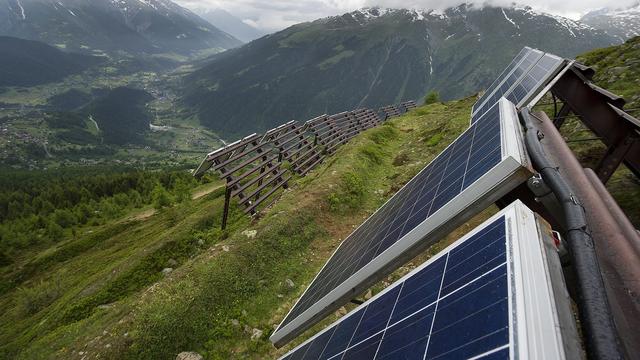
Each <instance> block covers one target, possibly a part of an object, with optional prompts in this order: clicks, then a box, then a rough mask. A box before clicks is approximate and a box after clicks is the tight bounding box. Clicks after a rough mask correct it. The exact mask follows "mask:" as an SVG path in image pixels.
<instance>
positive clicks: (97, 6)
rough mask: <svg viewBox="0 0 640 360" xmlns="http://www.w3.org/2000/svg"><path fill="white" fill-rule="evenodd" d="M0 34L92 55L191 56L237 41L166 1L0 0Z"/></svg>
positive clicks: (221, 47)
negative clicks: (159, 54) (147, 54)
mask: <svg viewBox="0 0 640 360" xmlns="http://www.w3.org/2000/svg"><path fill="white" fill-rule="evenodd" d="M0 35H6V36H15V37H19V38H24V39H30V40H37V41H42V42H45V43H48V44H50V45H54V46H57V47H59V48H64V49H67V50H72V51H79V52H84V53H87V52H88V53H94V54H100V53H104V52H106V53H117V52H122V51H124V52H127V53H177V54H183V55H190V54H192V53H197V52H200V51H209V50H211V49H218V51H220V50H225V49H229V48H232V47H235V46H238V45H239V44H240V41H238V40H237V39H235V38H234V37H233V36H231V35H229V34H227V33H225V32H223V31H221V30H219V29H218V28H216V27H215V26H213V25H211V24H209V23H207V22H206V21H204V20H203V19H201V18H200V17H198V16H197V15H195V14H194V13H192V12H191V11H189V10H187V9H185V8H183V7H181V6H179V5H177V4H176V3H174V2H172V1H170V0H91V1H87V0H5V1H4V2H1V1H0Z"/></svg>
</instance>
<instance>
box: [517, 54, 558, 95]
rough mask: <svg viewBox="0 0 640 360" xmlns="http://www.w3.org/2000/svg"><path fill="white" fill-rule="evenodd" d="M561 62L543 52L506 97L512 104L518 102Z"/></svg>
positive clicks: (547, 76) (546, 77)
mask: <svg viewBox="0 0 640 360" xmlns="http://www.w3.org/2000/svg"><path fill="white" fill-rule="evenodd" d="M562 63H563V60H562V59H561V58H559V57H556V56H553V55H550V54H545V55H544V56H543V57H542V58H541V59H540V60H538V62H536V64H535V65H534V66H533V67H532V68H531V69H530V70H529V71H528V72H527V74H526V75H525V76H524V77H523V78H522V79H521V80H520V82H519V83H518V85H517V86H516V87H515V88H513V90H512V91H511V93H510V94H509V95H508V96H506V98H507V99H509V100H511V102H513V103H514V104H518V103H520V101H522V100H524V98H525V97H526V96H527V94H529V93H530V92H531V90H534V89H535V88H536V87H537V86H539V84H541V83H542V82H543V81H545V80H546V79H548V78H549V77H550V76H551V75H552V74H553V73H554V72H555V70H556V69H557V68H558V67H559V66H560V65H561V64H562Z"/></svg>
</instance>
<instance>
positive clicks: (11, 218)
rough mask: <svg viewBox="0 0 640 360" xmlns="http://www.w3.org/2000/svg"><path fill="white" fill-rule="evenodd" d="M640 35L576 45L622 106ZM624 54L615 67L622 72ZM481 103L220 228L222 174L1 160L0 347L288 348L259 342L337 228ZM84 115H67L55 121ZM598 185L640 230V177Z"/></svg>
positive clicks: (365, 149)
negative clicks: (17, 166)
mask: <svg viewBox="0 0 640 360" xmlns="http://www.w3.org/2000/svg"><path fill="white" fill-rule="evenodd" d="M639 42H640V38H635V39H632V40H630V41H628V42H627V43H625V44H623V45H620V46H616V47H611V48H606V49H600V50H596V51H593V52H590V53H587V54H584V55H583V56H582V57H581V59H583V61H585V62H586V63H588V64H591V65H593V66H595V67H597V70H598V72H599V74H598V76H597V80H598V81H600V82H601V84H602V85H603V86H606V87H607V88H609V89H611V90H613V91H620V92H624V94H627V96H628V97H629V96H631V94H635V95H633V96H635V99H636V100H635V101H636V102H635V103H630V104H629V106H628V108H629V109H632V107H631V106H634V107H636V108H637V105H633V104H637V100H638V98H637V94H638V93H640V88H639V87H638V82H637V81H633V79H636V78H638V76H640V71H639V69H638V66H637V64H636V63H634V61H635V60H636V59H637V58H638V57H637V53H636V51H637V50H639V49H640V43H639ZM621 66H622V67H626V68H625V69H624V72H621V71H620V70H616V68H617V67H621ZM612 74H615V75H616V77H615V78H612V77H611V75H612ZM609 80H611V82H609ZM632 98H633V97H632ZM475 99H476V97H475V96H471V97H467V98H464V99H461V100H455V101H449V102H445V103H434V104H431V105H427V106H422V107H419V108H417V109H415V110H413V111H411V112H410V113H408V114H406V115H404V116H402V117H397V118H393V119H392V120H390V121H388V122H386V123H385V124H384V125H382V126H379V127H377V128H374V129H369V130H367V131H365V132H363V133H361V134H360V135H358V136H356V137H355V138H353V139H352V140H351V141H350V142H349V143H347V144H346V145H344V146H342V147H340V148H339V149H338V150H337V153H336V154H335V155H334V156H332V157H330V158H328V159H327V160H326V161H325V162H324V163H323V164H322V165H321V166H319V167H318V168H316V169H315V170H314V171H312V172H311V173H310V174H309V175H307V176H306V177H304V178H295V179H293V180H292V182H291V188H290V190H287V191H286V192H285V193H284V195H283V196H282V198H281V199H280V201H278V202H277V203H276V204H275V205H274V206H273V208H271V209H269V210H268V211H266V212H265V213H264V214H263V215H261V216H260V217H259V218H256V219H249V218H248V217H246V216H244V215H242V214H241V212H240V211H239V209H238V208H236V207H232V212H231V214H230V221H229V227H228V229H227V230H226V231H224V232H222V231H220V230H219V225H220V219H221V212H222V203H223V201H224V190H223V187H221V185H222V183H221V181H219V180H217V179H215V178H213V177H205V179H204V181H203V182H202V183H199V182H197V181H195V180H194V179H193V178H192V177H191V176H190V173H189V172H188V171H186V169H184V168H177V169H167V168H158V169H150V170H144V171H143V170H134V169H131V168H124V169H122V168H116V169H105V168H97V167H85V168H76V169H73V168H72V169H64V172H61V171H53V172H52V171H20V172H16V171H12V170H10V169H4V168H3V169H2V171H3V177H0V308H2V309H3V310H4V311H2V312H0V358H10V359H14V358H15V359H54V358H55V359H58V358H64V359H96V358H100V359H175V357H176V354H177V353H179V352H182V351H197V352H199V353H201V354H203V355H205V357H206V358H208V359H230V358H244V359H268V358H274V357H277V356H278V355H282V354H284V353H285V352H286V351H287V350H288V349H290V348H291V347H292V346H294V345H295V344H291V345H289V346H287V347H285V348H283V349H279V350H276V349H274V348H273V347H272V345H271V343H270V342H269V341H268V336H269V334H270V333H271V331H273V327H274V325H276V324H278V323H279V321H280V320H281V319H282V317H283V316H284V315H285V313H286V312H287V311H288V309H289V308H290V307H291V305H292V304H293V302H294V301H295V299H296V298H297V297H299V296H300V294H301V292H302V291H304V289H305V286H306V284H308V283H309V282H310V281H311V280H312V279H313V277H314V276H315V274H316V272H317V271H318V270H319V269H320V267H321V266H322V265H323V264H324V262H325V261H326V259H327V258H328V257H329V256H330V254H331V253H332V252H333V250H334V249H335V247H336V246H337V245H338V244H339V243H340V241H341V239H344V237H345V236H347V235H348V234H349V233H350V232H351V231H352V230H353V228H354V227H356V226H358V225H359V224H360V223H362V221H363V219H365V218H366V217H367V216H369V215H370V214H371V213H372V212H374V211H375V210H376V209H377V208H378V207H379V206H381V205H382V204H383V203H384V202H385V201H386V199H388V198H389V197H391V196H392V195H393V194H394V193H395V192H397V191H398V190H399V189H400V187H401V186H402V185H403V184H404V183H406V182H407V181H408V180H409V179H410V178H411V177H412V176H413V175H415V174H416V173H417V172H418V171H419V170H421V169H422V167H423V166H424V165H425V164H426V163H428V162H429V161H430V160H432V159H433V158H434V157H435V156H436V155H437V154H439V153H440V152H441V151H442V149H444V148H445V147H446V146H447V145H448V144H449V143H450V142H451V141H452V140H453V139H455V138H456V136H457V135H458V134H459V133H460V132H462V131H463V130H464V129H466V128H467V126H468V120H469V113H470V108H471V106H472V104H473V103H474V101H475ZM630 111H631V110H630ZM78 123H79V119H77V118H71V119H65V122H64V123H63V124H61V126H72V127H73V126H76V125H77V124H78ZM54 124H56V123H54ZM572 124H573V125H572ZM563 131H564V132H565V136H566V137H567V139H568V140H575V139H584V138H585V137H589V136H585V134H584V133H583V131H584V129H581V128H579V127H578V126H577V123H576V122H575V121H574V122H568V123H566V124H565V126H564V127H563ZM576 144H579V146H578V147H576V148H574V149H575V150H576V151H577V152H578V155H579V156H580V157H581V159H582V160H583V161H586V162H588V161H589V160H590V159H591V157H590V156H594V155H597V154H600V153H599V151H601V148H600V147H598V145H597V143H595V142H580V143H573V145H576ZM193 165H194V166H195V163H194V164H193ZM608 188H609V190H610V191H611V192H612V194H613V195H614V196H615V197H616V199H617V200H618V202H619V203H620V204H621V205H622V207H623V208H624V209H625V211H627V214H628V215H629V217H630V218H631V219H632V221H633V222H634V224H635V225H636V226H640V204H639V203H638V199H640V183H639V182H638V180H637V179H636V178H634V177H633V176H629V174H628V172H626V171H625V170H624V169H623V170H622V171H619V172H617V173H616V174H615V175H614V177H613V178H612V179H611V180H610V182H609V183H608ZM495 211H496V208H493V207H492V208H490V209H488V210H487V211H485V212H484V213H482V214H480V215H479V216H477V217H475V218H474V219H472V220H471V221H469V222H468V223H466V224H464V225H463V226H461V227H460V228H459V229H457V230H456V231H455V232H453V233H452V234H451V235H449V236H448V237H447V238H446V239H444V240H443V241H441V242H440V243H438V244H436V245H435V246H434V247H432V248H431V249H429V250H428V251H426V252H425V253H424V254H421V255H420V256H418V257H417V258H416V259H414V260H413V261H411V262H410V263H408V264H407V265H406V266H403V267H402V268H401V269H399V270H398V271H397V272H396V273H394V274H393V275H391V276H390V277H389V278H387V279H385V280H384V281H382V282H381V283H380V284H377V285H376V286H374V287H373V289H372V291H371V292H370V293H367V294H363V296H362V297H364V298H369V297H370V296H371V295H372V294H375V293H376V292H378V291H380V290H381V289H382V288H384V287H385V286H387V285H388V284H389V283H390V282H391V281H393V280H394V279H397V278H398V277H399V276H400V275H402V274H404V273H406V272H407V271H409V270H410V269H411V268H413V267H415V266H416V265H418V264H420V263H422V262H423V261H425V260H426V259H428V258H429V257H430V256H431V255H433V254H435V253H436V252H437V251H438V250H439V249H442V248H443V247H444V246H446V245H447V244H449V243H450V242H452V241H453V240H455V239H456V238H457V237H458V236H459V235H461V234H463V233H466V232H467V231H469V230H470V229H471V228H473V227H474V226H475V225H477V224H479V223H480V222H481V221H482V220H483V219H486V218H487V217H488V216H489V215H491V214H492V213H493V212H495ZM347 308H351V305H349V306H347ZM347 308H343V309H340V310H339V311H338V312H336V313H335V314H334V315H332V316H330V317H329V318H328V319H326V320H325V321H323V322H322V323H321V324H319V325H317V326H316V327H315V328H314V330H310V331H309V332H307V333H306V334H305V335H303V336H302V337H301V338H300V339H298V340H297V342H300V341H303V340H304V338H305V337H307V336H309V335H310V334H312V333H313V332H314V331H317V330H318V329H320V328H322V327H323V326H324V325H326V324H328V323H329V322H332V321H333V320H335V319H336V318H338V317H340V316H342V315H344V314H345V313H346V312H347V310H348V309H347Z"/></svg>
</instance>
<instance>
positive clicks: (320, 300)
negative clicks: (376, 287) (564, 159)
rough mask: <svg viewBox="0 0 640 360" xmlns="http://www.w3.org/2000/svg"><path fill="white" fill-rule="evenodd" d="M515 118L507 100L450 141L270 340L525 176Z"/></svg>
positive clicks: (353, 240)
mask: <svg viewBox="0 0 640 360" xmlns="http://www.w3.org/2000/svg"><path fill="white" fill-rule="evenodd" d="M517 121H518V120H517V114H516V112H515V108H514V106H513V104H510V103H509V102H508V101H507V100H506V99H503V100H501V101H500V102H499V103H498V104H496V105H495V107H494V108H493V109H492V110H491V111H490V112H489V113H487V115H486V116H484V117H483V118H482V119H481V121H479V122H477V124H474V126H472V127H470V128H469V129H468V130H467V131H465V133H463V134H462V135H461V136H460V137H459V138H458V139H456V140H455V141H454V142H453V143H452V144H451V145H450V146H448V147H447V148H446V149H445V150H444V151H443V152H442V153H441V154H440V155H439V156H438V157H436V158H435V159H434V160H433V161H432V162H431V163H430V164H429V165H427V166H426V167H425V169H423V170H422V171H421V172H420V173H419V174H418V175H416V176H415V177H414V178H413V179H412V180H411V181H409V183H407V184H406V185H405V186H404V187H403V188H402V189H401V190H400V191H398V193H396V195H394V196H393V197H392V198H391V199H389V201H387V203H385V204H384V205H383V206H382V207H381V208H379V209H378V211H376V212H375V213H374V214H373V215H372V216H371V217H370V218H369V219H367V220H366V221H365V222H364V223H363V224H362V225H360V226H359V227H358V228H357V229H356V230H355V231H354V232H353V233H352V234H351V235H349V237H347V239H345V240H344V241H343V242H342V243H341V244H340V246H339V247H338V248H337V249H336V250H335V252H334V254H333V255H332V256H331V258H330V259H329V260H328V261H327V263H326V264H325V265H324V266H323V268H322V269H321V270H320V272H319V273H318V274H317V276H316V278H315V279H314V280H313V281H312V282H311V285H310V286H309V288H308V289H307V290H306V291H305V292H304V293H303V295H302V296H301V297H300V299H299V300H298V302H297V303H296V305H295V306H294V307H293V308H292V309H291V311H290V312H289V314H287V316H286V317H285V319H284V320H283V322H282V324H281V325H280V326H279V327H278V329H277V330H276V331H275V332H274V334H273V335H272V337H271V340H272V341H273V342H274V343H275V344H276V345H277V346H280V345H282V344H284V343H286V342H287V341H288V340H290V339H291V338H292V337H293V336H295V335H296V334H297V333H299V332H301V331H302V330H303V329H305V328H306V327H308V326H309V325H310V324H312V323H313V322H314V321H315V320H317V319H319V318H321V317H322V316H323V315H324V314H327V313H329V312H331V311H332V310H333V309H335V308H336V307H339V305H340V304H342V303H344V302H346V301H348V300H349V299H350V298H353V297H355V296H357V295H358V294H359V292H360V291H363V289H366V287H367V286H369V285H372V284H373V283H374V282H375V280H376V279H378V278H380V277H382V276H384V274H385V272H389V271H390V269H394V266H399V265H401V264H402V262H403V261H406V260H409V259H410V258H411V257H413V256H414V255H416V254H417V252H419V251H420V250H421V249H423V248H425V247H427V246H429V245H430V244H431V243H433V242H435V240H436V239H438V236H443V235H445V234H446V233H448V231H450V230H453V229H454V228H455V226H456V224H457V223H458V222H461V221H465V220H466V219H467V218H468V217H470V216H472V215H473V214H474V212H475V211H478V209H482V208H483V206H484V205H483V204H487V205H488V204H489V203H490V202H493V201H495V200H497V198H499V197H500V196H501V195H503V193H506V192H508V191H509V190H510V189H511V188H513V187H515V186H516V185H518V184H519V183H521V182H523V181H524V180H526V178H528V176H529V175H530V171H529V169H528V161H527V157H526V152H524V150H523V147H522V146H521V145H520V144H518V141H517V138H518V137H519V131H520V127H519V125H518V123H517ZM505 131H506V132H505ZM474 144H475V146H474ZM458 195H460V196H458Z"/></svg>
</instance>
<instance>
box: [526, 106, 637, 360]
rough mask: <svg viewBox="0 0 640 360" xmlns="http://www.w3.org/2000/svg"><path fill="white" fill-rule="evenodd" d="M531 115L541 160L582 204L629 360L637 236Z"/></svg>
mask: <svg viewBox="0 0 640 360" xmlns="http://www.w3.org/2000/svg"><path fill="white" fill-rule="evenodd" d="M534 115H535V117H536V118H537V119H538V120H539V121H540V122H539V123H537V124H536V125H537V126H538V127H539V128H540V130H541V131H542V132H543V133H544V138H543V139H542V140H541V144H542V145H543V147H544V149H545V152H546V154H547V156H548V157H549V158H550V160H551V161H552V162H553V163H554V164H555V165H557V167H558V169H559V171H560V173H561V174H562V175H563V177H564V178H565V180H566V181H567V182H568V183H569V185H570V186H571V188H572V189H573V190H574V191H575V193H576V194H575V195H576V196H577V197H578V198H579V200H580V202H581V203H582V204H583V205H584V209H585V214H586V216H587V222H588V224H589V228H590V229H591V232H592V234H591V235H592V238H593V240H594V246H595V250H596V255H597V257H598V263H599V265H600V268H601V269H602V272H603V274H602V276H603V279H604V283H605V287H606V291H607V297H608V298H609V303H610V304H611V310H612V313H613V316H614V320H615V323H616V327H617V328H618V330H619V335H620V338H621V340H622V342H623V346H624V348H625V350H626V351H627V354H629V355H632V354H640V331H638V329H640V237H639V236H638V234H637V233H636V232H635V231H633V226H632V225H630V222H629V221H628V219H626V216H624V213H622V211H621V210H620V209H619V208H618V207H617V205H613V204H615V201H613V199H611V198H610V196H609V197H608V199H603V195H602V192H603V190H602V189H604V185H602V184H600V185H599V187H600V190H598V189H597V187H598V186H594V183H593V182H594V181H593V179H589V177H588V176H587V175H586V174H585V170H584V169H583V168H582V165H581V164H580V163H579V162H578V160H577V159H576V158H575V156H574V155H573V152H572V151H571V150H570V149H569V147H568V146H567V145H566V143H565V142H564V139H563V138H562V136H561V135H560V133H559V132H558V131H557V129H556V128H555V126H554V125H553V123H552V122H551V120H550V119H549V118H548V117H547V115H546V114H545V113H543V112H538V113H535V114H534ZM587 171H588V170H587ZM604 192H606V190H604ZM611 209H613V211H612V210H611ZM616 209H617V210H616ZM614 215H615V216H614Z"/></svg>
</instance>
